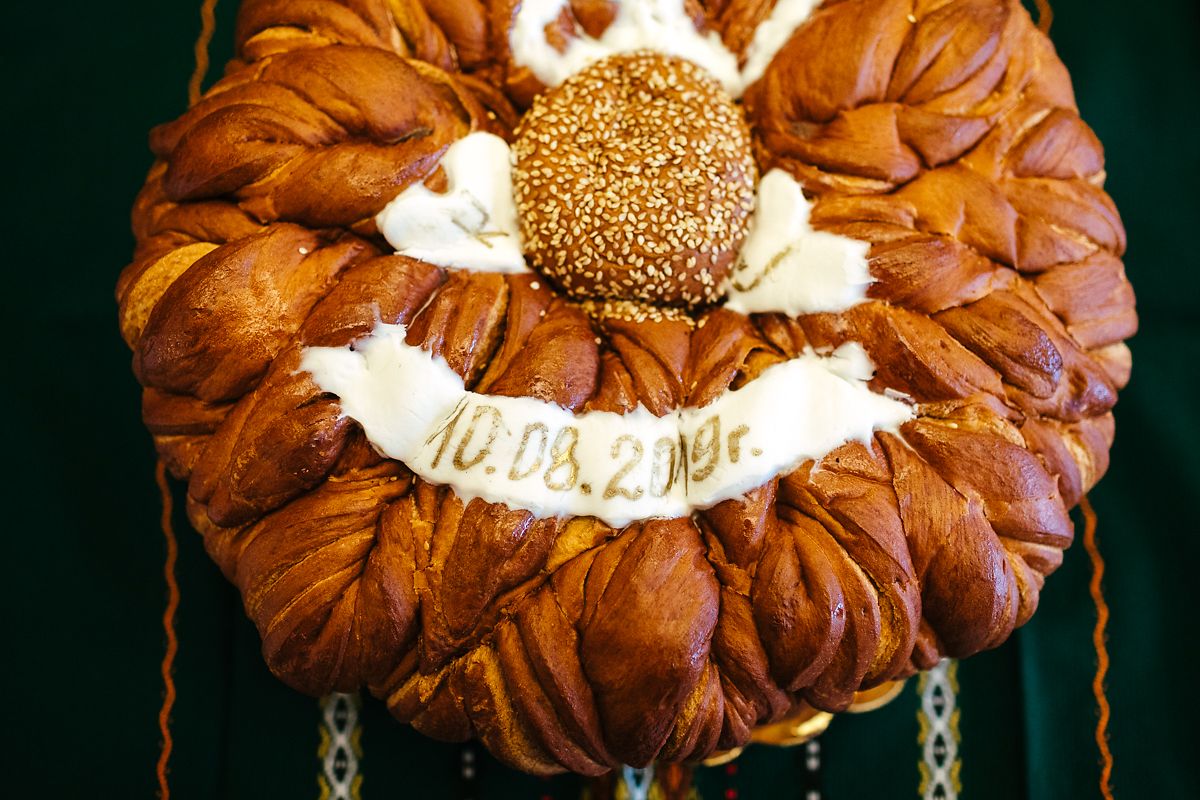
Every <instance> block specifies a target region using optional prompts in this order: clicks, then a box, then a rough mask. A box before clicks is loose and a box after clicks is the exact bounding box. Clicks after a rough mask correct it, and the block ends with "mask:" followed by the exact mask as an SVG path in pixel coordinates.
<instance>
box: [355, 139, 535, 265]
mask: <svg viewBox="0 0 1200 800" xmlns="http://www.w3.org/2000/svg"><path fill="white" fill-rule="evenodd" d="M440 164H441V167H442V169H443V170H445V172H446V183H447V188H446V191H445V192H444V193H441V192H433V191H430V190H429V188H428V187H427V186H425V184H423V183H417V184H414V185H412V186H409V187H408V188H407V189H405V190H404V191H403V192H401V193H400V194H399V195H397V196H396V198H395V199H393V200H392V201H391V202H390V203H388V204H387V206H385V207H384V209H383V210H382V211H380V212H379V214H378V215H377V216H376V217H375V224H376V225H377V226H378V227H379V231H380V232H381V233H382V234H383V236H384V238H385V239H387V240H388V242H389V243H390V244H391V245H392V247H395V248H396V252H397V253H400V254H401V255H406V256H409V257H411V258H416V259H420V260H421V261H425V262H427V263H430V264H436V265H438V266H442V267H462V268H466V269H473V270H479V271H486V272H526V271H528V267H527V266H526V265H525V258H524V256H523V255H522V252H521V235H520V231H519V229H518V226H517V207H516V202H515V200H514V198H513V184H512V153H511V151H510V150H509V147H508V143H507V142H505V141H504V140H503V139H501V138H500V137H499V136H495V135H493V134H490V133H471V134H468V135H467V136H465V137H463V138H462V139H459V140H458V141H457V142H455V143H454V144H452V145H450V147H449V148H447V150H446V152H445V154H444V155H443V156H442V160H441V162H440Z"/></svg>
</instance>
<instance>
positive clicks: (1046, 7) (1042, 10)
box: [1036, 0, 1054, 36]
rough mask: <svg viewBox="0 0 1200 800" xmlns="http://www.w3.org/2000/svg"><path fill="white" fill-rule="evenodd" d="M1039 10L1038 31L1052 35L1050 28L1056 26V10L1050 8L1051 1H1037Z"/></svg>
mask: <svg viewBox="0 0 1200 800" xmlns="http://www.w3.org/2000/svg"><path fill="white" fill-rule="evenodd" d="M1036 2H1037V10H1038V21H1037V26H1038V30H1039V31H1041V32H1042V33H1044V34H1046V35H1047V36H1049V35H1050V26H1051V25H1052V24H1054V9H1053V8H1051V7H1050V0H1036Z"/></svg>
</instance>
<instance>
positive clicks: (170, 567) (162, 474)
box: [154, 461, 179, 800]
mask: <svg viewBox="0 0 1200 800" xmlns="http://www.w3.org/2000/svg"><path fill="white" fill-rule="evenodd" d="M154 477H155V479H156V480H157V481H158V490H159V492H160V494H161V495H162V531H163V536H164V537H166V540H167V561H166V563H165V564H164V565H163V575H164V576H165V577H166V579H167V608H166V610H165V611H163V617H162V621H163V630H165V631H166V633H167V652H166V653H165V654H164V655H163V660H162V678H163V686H164V687H165V689H166V691H165V692H164V693H163V702H162V708H161V709H160V710H159V712H158V729H159V731H160V732H161V733H162V752H161V753H160V754H159V756H158V770H157V771H158V794H159V797H161V798H162V799H163V800H167V798H169V797H170V796H171V791H170V789H169V788H168V787H167V762H168V761H170V760H171V747H172V744H173V743H172V741H171V708H172V706H174V705H175V678H174V676H173V671H174V667H175V654H176V653H177V652H178V651H179V639H178V638H177V637H176V636H175V612H176V611H177V610H178V609H179V584H178V583H177V582H176V580H175V562H176V561H177V560H178V558H179V543H178V542H177V541H176V540H175V529H174V528H172V527H171V511H172V506H173V503H172V502H171V486H170V484H168V483H167V468H166V465H165V464H163V462H161V461H159V462H158V468H157V469H156V470H155V472H154Z"/></svg>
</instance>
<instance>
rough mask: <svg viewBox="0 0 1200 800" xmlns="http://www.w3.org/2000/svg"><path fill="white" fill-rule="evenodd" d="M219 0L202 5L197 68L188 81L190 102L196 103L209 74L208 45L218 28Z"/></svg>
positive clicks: (197, 45)
mask: <svg viewBox="0 0 1200 800" xmlns="http://www.w3.org/2000/svg"><path fill="white" fill-rule="evenodd" d="M216 12H217V0H204V2H203V3H202V4H201V5H200V36H199V37H198V38H197V39H196V69H195V70H194V71H193V72H192V79H191V80H190V81H189V82H188V104H189V105H193V106H194V105H196V101H198V100H199V99H200V93H201V90H202V88H203V85H204V76H205V75H207V74H208V45H209V43H210V42H212V38H213V31H215V30H216V28H217V14H216Z"/></svg>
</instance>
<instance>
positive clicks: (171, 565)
mask: <svg viewBox="0 0 1200 800" xmlns="http://www.w3.org/2000/svg"><path fill="white" fill-rule="evenodd" d="M216 9H217V0H204V2H203V3H201V5H200V35H199V36H198V37H196V45H195V48H194V50H195V53H196V67H195V69H193V70H192V77H191V79H190V80H189V81H188V105H195V104H196V101H197V100H199V99H200V90H201V85H202V84H203V83H204V76H205V75H206V74H207V73H208V46H209V43H210V42H212V37H213V33H214V32H215V31H216V27H217V18H216ZM154 478H155V481H156V482H157V483H158V491H159V495H160V497H161V499H162V519H161V521H160V522H161V525H162V532H163V537H164V538H165V539H166V541H167V558H166V562H165V563H164V564H163V577H164V578H165V579H166V582H167V607H166V609H164V610H163V618H162V620H163V630H164V631H165V632H166V634H167V650H166V652H165V653H164V654H163V660H162V664H161V667H160V669H161V672H162V679H163V687H164V690H163V701H162V707H161V708H159V710H158V730H159V732H160V733H161V734H162V750H161V751H160V752H159V754H158V764H157V765H156V766H155V774H156V775H157V776H158V796H159V797H161V798H162V800H168V798H170V796H171V788H170V786H169V784H168V782H167V766H168V764H169V763H170V760H171V750H172V749H173V748H174V741H173V740H172V738H171V709H172V708H173V707H174V705H175V676H174V670H175V655H176V653H178V652H179V637H178V635H177V634H176V632H175V612H176V611H177V610H178V609H179V582H178V581H177V580H176V577H175V563H176V561H178V559H179V542H178V540H177V539H176V538H175V529H174V527H173V526H172V525H171V513H172V511H173V510H174V503H173V501H172V498H171V485H170V483H168V482H167V466H166V463H165V462H163V460H162V459H159V461H158V464H157V466H156V467H155V469H154Z"/></svg>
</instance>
